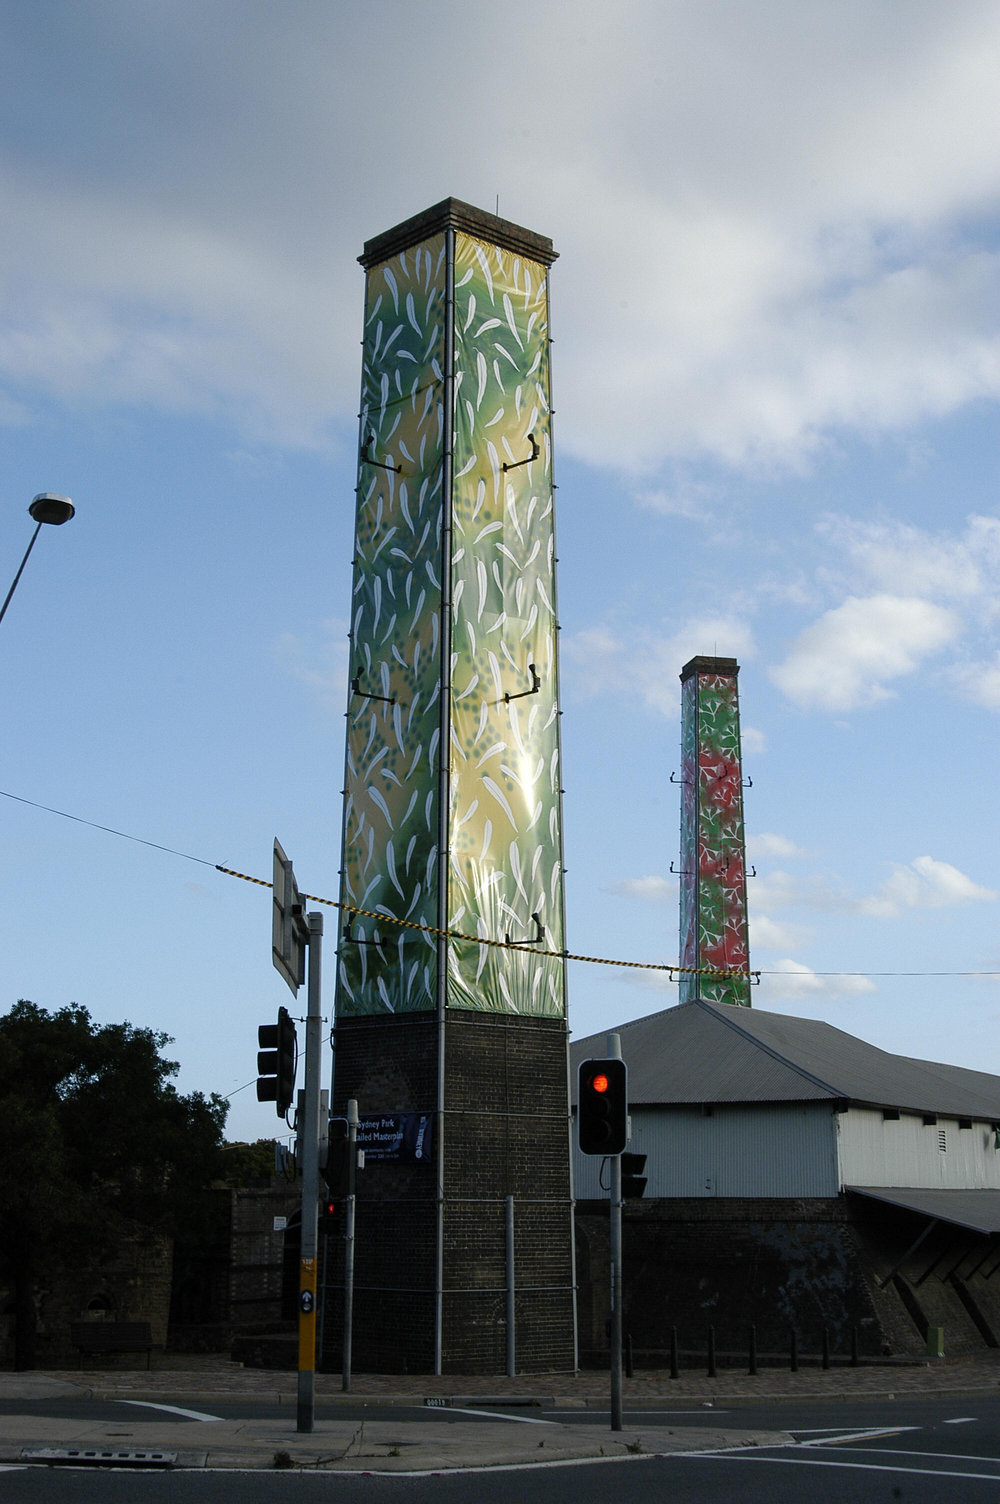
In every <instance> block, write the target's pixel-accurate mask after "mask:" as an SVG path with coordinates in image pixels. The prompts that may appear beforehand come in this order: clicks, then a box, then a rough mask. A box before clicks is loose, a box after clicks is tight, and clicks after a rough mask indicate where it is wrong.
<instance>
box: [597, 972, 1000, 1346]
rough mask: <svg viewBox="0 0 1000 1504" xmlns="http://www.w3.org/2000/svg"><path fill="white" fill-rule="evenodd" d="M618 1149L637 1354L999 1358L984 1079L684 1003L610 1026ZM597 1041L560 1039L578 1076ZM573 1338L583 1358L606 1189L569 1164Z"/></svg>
mask: <svg viewBox="0 0 1000 1504" xmlns="http://www.w3.org/2000/svg"><path fill="white" fill-rule="evenodd" d="M617 1032H618V1033H619V1036H620V1039H621V1049H622V1055H623V1057H624V1059H625V1061H626V1063H627V1065H628V1067H629V1101H630V1109H631V1128H632V1136H631V1141H630V1144H629V1149H630V1151H633V1152H635V1153H638V1154H642V1155H644V1156H645V1165H644V1167H643V1174H644V1175H645V1177H646V1181H647V1184H646V1188H645V1193H644V1195H643V1197H642V1199H641V1200H638V1201H630V1202H628V1203H627V1204H626V1210H625V1229H626V1230H625V1254H624V1271H625V1291H626V1293H625V1319H626V1326H627V1327H628V1328H629V1329H630V1331H631V1336H632V1341H633V1344H634V1346H635V1348H636V1349H637V1350H638V1351H639V1352H643V1351H645V1352H647V1353H650V1354H655V1353H657V1352H659V1353H660V1354H662V1352H663V1351H664V1350H665V1349H666V1348H667V1346H668V1344H669V1340H670V1329H671V1328H672V1327H676V1328H677V1330H678V1333H679V1334H680V1340H681V1345H682V1346H687V1347H688V1348H691V1349H697V1348H699V1347H700V1346H701V1345H702V1344H703V1342H704V1338H705V1333H706V1331H707V1329H708V1328H709V1327H710V1326H711V1327H714V1328H715V1329H716V1335H717V1337H718V1340H719V1343H720V1348H722V1349H725V1348H727V1347H728V1348H730V1349H732V1350H733V1351H739V1350H740V1349H745V1343H746V1334H747V1329H748V1327H749V1326H750V1325H753V1326H755V1327H756V1328H757V1335H758V1340H759V1341H760V1342H761V1344H762V1346H763V1347H764V1348H767V1349H770V1350H772V1351H774V1352H780V1351H782V1350H785V1349H786V1348H787V1347H788V1345H789V1343H790V1340H791V1335H790V1334H791V1332H792V1331H793V1330H794V1331H795V1332H796V1338H797V1340H798V1341H799V1342H801V1343H802V1345H803V1348H804V1350H815V1351H819V1349H820V1347H821V1345H822V1342H823V1340H824V1339H823V1335H822V1334H823V1332H824V1330H825V1332H826V1341H827V1342H829V1343H830V1344H832V1346H833V1349H834V1350H837V1349H840V1350H843V1351H846V1350H848V1348H849V1347H850V1345H851V1344H852V1343H853V1344H855V1345H857V1346H858V1347H859V1349H860V1351H861V1352H862V1353H866V1352H867V1353H887V1352H889V1353H911V1352H917V1351H923V1350H924V1348H925V1344H926V1343H927V1341H928V1337H929V1336H930V1338H931V1339H932V1340H934V1338H935V1334H936V1332H937V1331H938V1329H940V1328H943V1329H944V1332H945V1342H946V1344H947V1347H948V1350H949V1351H951V1352H958V1351H972V1350H975V1349H976V1348H982V1347H983V1346H989V1347H993V1346H997V1345H998V1342H1000V1277H998V1278H997V1280H996V1282H995V1284H994V1280H993V1276H994V1274H996V1273H997V1272H998V1270H1000V1078H998V1077H996V1076H991V1075H988V1074H986V1073H984V1072H981V1071H973V1070H966V1069H962V1068H960V1067H958V1066H950V1065H943V1064H939V1063H936V1062H933V1061H924V1060H914V1059H911V1058H909V1057H906V1056H901V1055H893V1054H890V1053H888V1052H887V1051H885V1050H880V1049H877V1048H876V1047H875V1046H873V1045H869V1044H867V1043H865V1042H864V1041H863V1040H860V1039H856V1038H854V1037H853V1036H852V1035H850V1034H846V1033H844V1032H843V1030H840V1029H836V1028H834V1027H832V1026H831V1025H830V1024H826V1023H820V1022H817V1021H815V1020H811V1019H802V1018H791V1017H787V1016H785V1015H781V1014H774V1013H763V1012H760V1011H759V1010H757V1009H748V1008H737V1007H733V1006H731V1005H727V1004H722V1003H715V1002H706V1001H704V1000H702V999H695V1000H693V1001H691V1002H688V1003H684V1004H682V1005H681V1006H679V1007H676V1008H669V1009H666V1010H665V1011H663V1012H661V1013H656V1014H653V1015H651V1016H649V1017H646V1018H642V1019H637V1020H635V1021H634V1022H632V1023H628V1024H625V1025H623V1026H622V1027H621V1028H620V1029H619V1030H618V1031H617ZM605 1053H606V1038H605V1035H604V1034H599V1035H594V1036H592V1037H590V1038H586V1039H581V1040H577V1041H574V1043H573V1044H572V1046H571V1056H572V1061H573V1071H572V1076H573V1079H574V1080H575V1077H576V1070H577V1067H578V1065H579V1063H580V1061H582V1060H585V1059H588V1058H592V1057H601V1056H603V1055H605ZM574 1183H575V1193H576V1198H577V1226H578V1234H579V1243H578V1250H579V1258H578V1267H579V1280H580V1286H581V1343H582V1349H583V1351H584V1353H585V1354H586V1353H587V1352H588V1351H589V1352H590V1354H591V1355H599V1354H600V1352H601V1350H602V1348H603V1346H604V1343H605V1335H604V1321H605V1318H606V1310H605V1307H606V1304H607V1297H606V1284H605V1280H604V1270H605V1266H606V1259H607V1255H606V1247H607V1191H606V1189H605V1187H606V1185H607V1179H606V1176H604V1172H603V1164H602V1161H601V1160H600V1159H599V1158H595V1157H586V1156H583V1155H580V1154H579V1153H578V1152H575V1156H574Z"/></svg>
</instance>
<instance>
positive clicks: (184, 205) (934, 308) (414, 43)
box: [0, 0, 1000, 514]
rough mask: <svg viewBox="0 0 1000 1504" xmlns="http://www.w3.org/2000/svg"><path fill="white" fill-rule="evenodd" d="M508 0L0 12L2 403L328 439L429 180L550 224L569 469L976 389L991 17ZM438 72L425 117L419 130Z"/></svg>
mask: <svg viewBox="0 0 1000 1504" xmlns="http://www.w3.org/2000/svg"><path fill="white" fill-rule="evenodd" d="M504 17H505V26H504V35H503V37H502V38H500V39H499V40H498V38H497V34H496V28H495V20H494V17H493V15H492V13H491V12H490V11H489V10H488V9H484V8H481V7H478V8H477V7H474V6H472V7H470V6H464V7H460V6H458V5H456V4H455V3H454V0H427V3H425V4H424V5H421V6H419V7H414V6H413V5H412V4H409V3H407V0H377V3H376V5H375V7H374V10H373V12H372V13H371V14H369V12H368V11H367V10H365V9H361V8H354V9H352V8H350V7H344V6H330V5H329V4H328V3H326V0H289V3H288V4H286V5H283V6H281V7H277V8H276V7H268V6H262V5H254V6H245V5H242V6H240V5H236V4H234V3H233V0H220V3H219V4H217V5H216V6H213V7H208V8H206V7H204V6H198V5H196V4H195V3H194V0H162V3H161V4H159V5H157V6H155V7H150V6H142V7H138V8H137V7H136V6H135V5H134V4H131V3H129V0H78V3H76V4H75V5H73V6H71V7H62V8H61V10H60V24H59V25H58V26H54V25H52V24H51V17H50V16H49V15H48V14H47V11H46V8H45V7H37V6H25V7H14V8H13V9H12V8H10V7H8V8H7V13H6V14H5V16H4V18H3V22H2V28H3V30H2V37H0V40H2V42H3V46H2V47H0V84H2V86H3V89H4V96H5V99H6V100H7V102H8V106H9V109H8V115H7V122H8V124H7V127H6V141H7V150H6V153H5V158H4V161H3V162H2V164H0V167H2V183H0V190H2V196H3V201H4V212H5V229H6V232H7V233H6V235H5V236H4V240H3V246H2V248H0V284H2V285H3V288H4V291H5V294H6V296H5V299H4V308H5V310H6V311H5V313H4V315H3V317H2V319H0V380H2V379H4V378H5V377H6V379H7V381H8V383H9V388H10V390H9V400H10V401H11V402H12V403H13V404H14V408H13V411H14V412H15V413H16V412H17V406H18V404H27V405H29V406H30V405H31V404H32V403H33V402H34V401H35V400H37V398H38V397H39V396H40V395H54V396H56V397H57V398H61V399H64V400H66V401H70V402H72V401H83V400H86V401H88V402H110V403H129V402H136V403H143V404H150V405H153V406H156V407H160V408H167V409H170V410H174V411H177V410H183V411H197V412H201V413H207V414H209V415H211V416H213V417H214V416H217V415H220V414H222V415H225V416H226V417H228V418H229V419H231V420H232V421H233V422H234V423H236V424H238V425H239V426H240V427H241V429H242V430H243V431H244V432H245V434H246V435H247V436H248V437H249V438H251V439H252V440H255V441H257V442H263V441H276V442H279V443H283V444H288V445H295V444H315V443H319V442H325V441H326V440H327V438H328V435H329V433H330V431H331V425H333V428H334V429H337V431H338V432H339V428H338V425H339V424H341V423H347V422H348V421H349V415H350V414H351V412H352V411H353V410H354V408H355V407H356V398H357V390H358V380H359V371H358V357H357V343H356V339H357V335H358V332H359V330H360V323H361V279H360V274H359V272H358V270H357V266H356V264H355V258H356V256H357V255H358V253H359V251H360V250H361V247H362V243H363V241H364V240H365V239H366V238H368V237H370V236H372V235H374V234H376V233H378V232H379V231H381V230H383V229H386V228H388V227H389V226H390V225H392V224H395V223H397V222H398V221H399V220H401V219H403V218H405V217H406V216H407V215H409V214H413V213H416V212H418V211H419V210H420V209H423V208H425V207H426V206H427V205H428V204H431V203H434V202H436V201H437V200H438V199H440V198H441V197H442V196H444V194H446V193H448V192H453V193H456V194H457V195H458V196H460V197H463V198H466V199H469V200H471V201H472V202H478V203H480V204H482V205H483V206H484V207H486V208H493V207H494V205H495V203H496V196H497V194H498V193H499V194H500V200H501V202H500V209H501V213H502V214H504V215H506V216H507V217H509V218H512V219H515V220H517V221H519V222H521V223H524V224H527V225H530V226H532V227H533V228H537V229H538V230H540V231H541V232H543V233H546V234H551V235H552V236H553V239H554V241H555V244H556V249H557V250H559V251H560V253H561V259H560V261H559V262H558V263H557V265H556V267H555V269H554V272H553V299H554V308H555V319H556V327H557V329H558V339H559V343H558V345H557V346H556V352H557V370H556V379H557V382H558V390H559V397H560V425H559V436H560V444H561V445H562V446H563V447H564V448H565V449H566V450H567V451H568V452H572V453H575V454H577V455H578V456H580V457H582V458H584V459H585V460H588V461H590V462H593V463H596V464H599V465H604V466H614V467H615V469H616V470H618V471H621V470H629V471H632V472H634V473H637V474H644V473H648V472H649V471H650V470H652V469H655V467H657V466H658V465H660V464H662V463H663V462H664V461H666V460H669V459H671V458H673V459H678V458H679V459H681V460H685V459H697V458H700V457H702V456H705V455H710V456H715V457H717V458H721V459H722V460H724V461H726V462H727V463H731V464H734V465H748V464H753V463H758V462H761V461H766V462H768V463H772V462H778V463H781V464H792V465H794V464H800V463H802V462H804V461H807V460H808V458H809V457H810V456H811V455H812V454H814V453H815V452H816V451H817V449H819V448H821V447H822V446H823V445H824V444H825V443H827V442H828V440H829V438H830V436H831V435H836V434H838V433H840V432H843V431H845V430H851V431H860V432H863V433H866V434H871V433H875V432H879V431H891V430H899V429H902V428H904V427H906V426H907V425H911V424H913V423H914V422H916V421H918V420H920V419H921V418H923V417H926V416H929V415H939V414H945V413H949V412H952V411H954V410H955V409H956V408H958V407H960V406H961V405H962V404H964V403H967V402H970V401H972V400H974V399H976V398H987V399H989V400H996V398H997V397H998V395H1000V311H998V308H997V305H996V300H995V287H996V283H997V279H998V275H1000V253H997V252H996V251H995V250H994V249H993V245H994V241H993V238H992V236H991V235H990V234H989V233H979V231H978V230H973V229H972V228H970V227H972V226H987V227H989V226H990V224H991V216H992V215H994V214H995V212H996V203H997V193H998V188H1000V162H998V159H997V155H996V153H995V151H994V150H993V149H992V148H993V137H994V128H993V127H994V117H995V79H996V76H997V73H998V71H1000V14H998V12H997V10H996V7H995V6H993V5H991V4H989V3H985V0H953V3H951V4H949V5H948V6H933V5H928V4H921V5H910V6H908V7H907V8H906V19H905V24H900V22H899V17H898V14H897V10H896V8H895V7H892V6H884V5H875V6H847V7H845V6H843V5H838V4H836V3H834V0H816V3H814V4H811V5H809V6H802V5H801V3H800V0H763V3H761V4H758V5H754V6H746V5H744V4H741V3H739V0H720V3H718V4H714V5H710V6H705V5H703V4H699V3H697V0H677V3H675V4H671V5H669V6H662V5H657V4H654V3H653V0H621V3H620V4H619V5H618V6H617V7H615V8H613V9H610V8H608V7H607V6H606V5H599V4H597V3H596V0H580V3H579V4H577V5H575V6H573V7H571V8H568V7H565V6H561V5H554V4H553V5H543V6H538V5H537V4H535V3H533V0H509V3H508V5H507V7H506V8H505V12H504ZM237 33H238V36H239V46H238V47H234V46H233V36H234V35H235V34H237ZM524 37H530V38H531V46H530V47H525V46H523V45H522V44H521V40H520V39H523V38H524ZM386 38H391V40H392V45H391V46H388V47H385V46H382V47H380V46H379V45H378V42H379V39H386ZM373 47H374V49H375V50H374V52H373ZM375 56H377V59H378V63H377V75H378V79H377V89H378V100H379V106H378V108H377V109H373V108H372V102H371V88H372V79H373V71H372V69H373V57H375ZM486 57H491V58H493V59H494V61H495V66H496V67H497V68H499V69H500V70H501V71H502V75H503V80H504V86H503V88H502V89H499V90H492V91H491V90H489V89H484V88H483V82H482V70H481V68H480V67H479V66H476V65H474V60H476V59H483V58H486ZM429 78H447V79H448V89H449V93H448V108H447V109H445V110H439V111H433V110H431V111H427V112H424V115H422V117H421V122H420V129H418V130H414V129H412V118H411V115H412V99H413V88H414V80H418V79H423V80H426V79H429ZM53 97H58V98H59V101H60V108H59V110H58V111H53V110H52V109H51V100H52V98H53ZM539 99H544V100H545V111H544V124H542V120H541V117H540V116H539V113H538V101H539ZM456 120H473V121H475V128H474V129H470V130H461V131H457V130H456V129H455V125H454V122H455V121H456ZM665 141H666V142H669V143H670V151H669V153H668V154H667V155H666V156H665V155H664V152H663V142H665ZM540 151H544V158H545V171H544V172H536V171H533V170H532V168H533V164H536V163H537V160H538V154H539V152H540ZM373 162H378V163H379V170H378V172H377V173H373V172H372V167H371V164H372V163H373ZM352 331H353V332H352ZM650 490H651V496H650V502H649V504H653V505H657V504H659V505H660V506H665V507H668V508H670V509H672V510H674V511H677V510H680V511H681V512H682V514H690V511H691V510H693V509H696V507H697V504H698V501H699V498H698V497H697V496H691V495H690V493H688V496H687V497H686V496H685V493H684V491H683V489H682V488H678V487H675V488H674V489H673V490H672V491H670V490H660V491H658V490H657V488H656V487H651V488H650ZM657 494H658V495H659V496H660V501H659V503H657V502H656V501H655V500H654V499H653V498H654V497H655V496H656V495H657Z"/></svg>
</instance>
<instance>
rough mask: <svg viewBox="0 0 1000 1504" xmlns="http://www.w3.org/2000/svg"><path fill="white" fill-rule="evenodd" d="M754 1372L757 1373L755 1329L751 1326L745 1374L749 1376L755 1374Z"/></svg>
mask: <svg viewBox="0 0 1000 1504" xmlns="http://www.w3.org/2000/svg"><path fill="white" fill-rule="evenodd" d="M756 1372H757V1328H756V1327H755V1326H751V1328H750V1352H749V1357H748V1361H747V1373H749V1374H756Z"/></svg>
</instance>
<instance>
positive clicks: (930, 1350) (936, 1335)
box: [927, 1326, 944, 1358]
mask: <svg viewBox="0 0 1000 1504" xmlns="http://www.w3.org/2000/svg"><path fill="white" fill-rule="evenodd" d="M927 1356H928V1358H943V1357H944V1327H943V1326H929V1327H928V1328H927Z"/></svg>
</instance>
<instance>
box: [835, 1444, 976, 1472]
mask: <svg viewBox="0 0 1000 1504" xmlns="http://www.w3.org/2000/svg"><path fill="white" fill-rule="evenodd" d="M851 1450H852V1451H853V1452H871V1453H872V1454H873V1455H874V1456H876V1457H948V1458H951V1459H952V1460H953V1461H955V1462H982V1463H989V1465H990V1466H991V1467H1000V1457H984V1456H983V1454H982V1452H922V1451H920V1449H919V1447H910V1448H907V1449H905V1450H904V1448H903V1447H852V1448H851Z"/></svg>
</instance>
